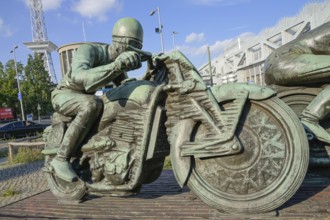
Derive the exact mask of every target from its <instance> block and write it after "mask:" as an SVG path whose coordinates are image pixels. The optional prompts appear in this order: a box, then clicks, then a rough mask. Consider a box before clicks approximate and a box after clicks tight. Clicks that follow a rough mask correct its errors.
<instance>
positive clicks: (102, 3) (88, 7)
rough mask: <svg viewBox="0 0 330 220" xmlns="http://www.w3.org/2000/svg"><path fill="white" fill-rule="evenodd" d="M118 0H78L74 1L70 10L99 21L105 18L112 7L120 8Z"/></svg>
mask: <svg viewBox="0 0 330 220" xmlns="http://www.w3.org/2000/svg"><path fill="white" fill-rule="evenodd" d="M120 8H121V3H120V2H119V1H118V0H93V1H90V0H79V1H78V2H76V3H74V5H73V7H72V10H73V11H75V12H78V13H79V14H80V15H81V16H83V17H87V18H94V17H95V18H97V19H98V20H100V21H105V20H107V15H106V14H107V13H108V12H109V11H110V10H112V9H120Z"/></svg>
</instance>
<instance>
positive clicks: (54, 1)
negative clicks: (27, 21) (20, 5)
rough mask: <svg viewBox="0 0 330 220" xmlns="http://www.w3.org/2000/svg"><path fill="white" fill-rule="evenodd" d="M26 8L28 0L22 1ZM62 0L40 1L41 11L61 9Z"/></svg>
mask: <svg viewBox="0 0 330 220" xmlns="http://www.w3.org/2000/svg"><path fill="white" fill-rule="evenodd" d="M23 1H24V3H25V5H26V6H27V7H30V0H23ZM63 1H64V0H41V3H42V9H43V11H49V10H56V9H58V8H60V7H61V5H62V2H63Z"/></svg>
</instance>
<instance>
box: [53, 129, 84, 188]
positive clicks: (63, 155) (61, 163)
mask: <svg viewBox="0 0 330 220" xmlns="http://www.w3.org/2000/svg"><path fill="white" fill-rule="evenodd" d="M87 130H88V129H86V128H85V127H82V126H80V125H77V124H76V123H75V122H72V123H71V124H70V126H69V127H68V129H67V131H66V132H65V135H64V137H63V140H62V143H61V145H60V147H59V149H58V151H57V155H56V156H55V157H54V159H53V160H52V161H51V163H50V165H51V166H52V168H53V169H54V171H55V173H56V175H57V176H58V177H59V178H61V179H63V180H65V181H68V182H73V181H76V180H78V176H77V174H76V172H75V171H74V170H73V168H72V166H71V163H70V162H69V160H70V158H71V156H72V154H73V153H74V152H76V151H77V149H76V147H77V146H79V144H80V143H81V141H82V139H81V137H84V136H85V135H84V133H85V132H86V131H87Z"/></svg>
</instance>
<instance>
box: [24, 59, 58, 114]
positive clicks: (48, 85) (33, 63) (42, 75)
mask: <svg viewBox="0 0 330 220" xmlns="http://www.w3.org/2000/svg"><path fill="white" fill-rule="evenodd" d="M24 71H25V80H24V81H23V82H22V83H21V85H22V87H21V89H22V93H23V94H24V108H25V112H26V113H32V114H33V115H35V116H37V115H38V108H37V107H38V104H39V105H40V107H41V111H40V114H41V115H47V114H48V113H49V112H52V111H53V107H52V105H51V91H52V89H53V88H54V87H55V85H54V84H53V83H52V82H51V79H50V76H49V74H48V72H47V70H46V69H45V67H44V61H43V59H42V57H41V56H40V55H39V54H34V57H32V56H31V55H29V57H28V61H27V65H26V67H25V68H24Z"/></svg>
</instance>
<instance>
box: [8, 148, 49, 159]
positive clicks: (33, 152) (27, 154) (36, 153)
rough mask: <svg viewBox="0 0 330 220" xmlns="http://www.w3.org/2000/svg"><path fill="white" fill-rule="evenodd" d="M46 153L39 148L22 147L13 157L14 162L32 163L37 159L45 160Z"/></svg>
mask: <svg viewBox="0 0 330 220" xmlns="http://www.w3.org/2000/svg"><path fill="white" fill-rule="evenodd" d="M43 159H44V155H43V154H42V153H41V149H39V148H29V147H24V148H23V147H21V148H18V152H17V154H16V155H15V157H14V159H13V163H30V162H33V161H37V160H43Z"/></svg>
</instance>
